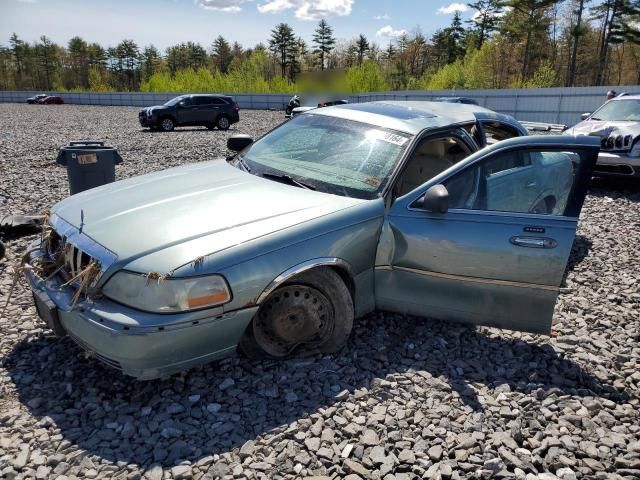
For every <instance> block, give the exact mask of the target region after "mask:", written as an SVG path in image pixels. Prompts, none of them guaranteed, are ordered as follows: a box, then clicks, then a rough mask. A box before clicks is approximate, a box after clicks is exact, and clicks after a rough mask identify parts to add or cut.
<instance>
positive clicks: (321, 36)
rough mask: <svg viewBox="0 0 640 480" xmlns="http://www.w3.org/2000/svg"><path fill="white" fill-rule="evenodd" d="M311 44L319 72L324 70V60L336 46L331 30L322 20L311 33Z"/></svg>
mask: <svg viewBox="0 0 640 480" xmlns="http://www.w3.org/2000/svg"><path fill="white" fill-rule="evenodd" d="M313 43H314V45H315V48H314V50H313V53H315V54H317V55H318V60H319V62H318V63H319V64H320V70H324V69H325V68H326V58H327V57H328V55H329V54H330V53H331V50H333V48H334V46H335V44H336V39H335V38H333V30H332V29H331V27H330V26H329V24H328V23H327V22H326V20H325V19H324V18H323V19H322V20H320V22H319V23H318V28H316V30H315V32H314V33H313Z"/></svg>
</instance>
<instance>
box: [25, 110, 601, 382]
mask: <svg viewBox="0 0 640 480" xmlns="http://www.w3.org/2000/svg"><path fill="white" fill-rule="evenodd" d="M509 137H512V138H509ZM599 145H600V143H599V141H598V139H596V138H593V137H569V136H548V137H529V136H526V131H525V130H524V128H523V127H522V126H520V125H519V124H518V123H517V122H516V121H515V120H514V119H513V118H511V117H508V116H505V115H500V114H497V113H495V112H492V111H491V110H487V109H485V108H482V107H479V106H475V105H458V104H444V103H433V102H373V103H365V104H351V105H341V106H333V107H327V108H323V109H318V110H316V111H313V112H308V113H306V114H305V115H300V116H299V117H296V118H294V119H292V120H291V121H289V122H286V123H284V124H282V125H281V126H279V127H277V128H275V129H274V130H272V131H271V132H270V133H268V134H266V135H265V136H263V137H262V138H260V139H258V140H256V141H253V139H251V138H249V137H248V136H243V135H236V136H233V137H231V138H230V139H229V141H228V147H229V148H230V150H232V151H235V152H237V153H236V154H234V155H233V156H231V157H229V158H227V159H226V160H225V159H220V160H214V161H210V162H203V163H197V164H192V165H186V166H182V167H177V168H172V169H169V170H165V171H160V172H156V173H152V174H148V175H144V176H140V177H135V178H130V179H127V180H123V181H119V182H115V183H111V184H109V185H105V186H103V187H99V188H95V189H91V190H87V191H85V192H82V193H80V194H77V195H74V196H72V197H69V198H67V199H65V200H63V201H62V202H60V203H58V204H57V205H55V206H54V208H53V209H52V211H51V214H50V217H49V219H48V223H47V227H46V228H45V229H44V231H43V235H42V239H41V240H40V241H39V242H36V244H34V245H33V246H32V248H31V249H30V253H29V254H28V255H27V257H26V258H25V261H26V264H25V268H24V270H25V272H26V275H27V277H28V279H29V283H30V286H31V289H32V291H33V295H34V299H35V303H36V307H37V310H38V313H39V315H40V316H41V317H42V318H43V319H44V320H45V321H46V322H47V323H48V325H49V326H50V327H51V328H52V329H53V330H54V331H55V332H56V333H57V334H58V335H60V336H65V335H68V336H69V337H70V338H71V339H73V340H74V341H75V342H76V343H78V344H79V345H80V346H81V347H83V348H84V349H86V350H87V351H88V352H90V353H91V355H93V356H94V357H95V358H96V359H98V360H101V361H102V362H104V363H106V364H108V365H110V366H111V367H114V368H117V369H119V370H121V371H122V372H124V373H125V374H127V375H131V376H134V377H137V378H141V379H150V378H157V377H161V376H165V375H168V374H170V373H173V372H176V371H179V370H183V369H186V368H189V367H192V366H195V365H198V364H202V363H205V362H208V361H211V360H214V359H217V358H220V357H224V356H227V355H230V354H232V353H233V352H235V351H236V350H237V348H238V347H240V348H241V349H242V350H243V351H244V353H245V354H247V355H248V356H250V357H254V358H286V357H289V356H291V355H296V354H310V353H329V352H335V351H337V350H339V349H340V348H342V347H343V346H344V345H345V344H346V342H347V340H348V338H349V335H350V333H351V329H352V325H353V320H354V318H357V317H359V316H362V315H365V314H367V313H369V312H371V311H373V310H375V309H382V310H389V311H394V312H401V313H406V314H412V315H422V316H428V317H431V318H436V319H441V320H444V321H458V322H467V323H471V324H476V325H490V326H495V327H499V328H506V329H513V330H520V331H528V332H534V333H542V334H548V333H549V332H550V329H551V322H552V315H553V309H554V304H555V301H556V297H557V294H558V287H559V285H560V283H561V281H562V277H563V273H564V271H565V267H566V263H567V260H568V258H569V253H570V251H571V246H572V243H573V239H574V236H575V232H576V226H577V222H578V216H579V213H580V209H581V207H582V203H583V201H584V198H585V194H586V185H587V184H588V179H589V178H590V176H591V172H592V168H593V165H594V163H595V161H596V158H597V155H598V151H599ZM408 321H409V320H408Z"/></svg>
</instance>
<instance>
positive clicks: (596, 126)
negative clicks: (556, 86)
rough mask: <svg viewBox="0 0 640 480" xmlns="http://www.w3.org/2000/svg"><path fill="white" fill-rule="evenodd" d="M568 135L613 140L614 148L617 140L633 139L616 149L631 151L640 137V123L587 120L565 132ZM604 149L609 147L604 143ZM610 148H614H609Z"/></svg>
mask: <svg viewBox="0 0 640 480" xmlns="http://www.w3.org/2000/svg"><path fill="white" fill-rule="evenodd" d="M565 133H566V134H567V135H591V136H596V137H600V139H602V140H605V139H609V138H611V139H612V140H613V142H614V143H613V148H615V139H616V138H617V137H621V138H622V139H624V138H625V137H629V138H631V141H630V142H628V143H627V144H625V143H623V146H622V147H620V148H616V149H617V150H629V149H630V148H631V146H632V145H633V140H634V139H636V138H638V137H640V122H611V121H603V120H585V121H584V122H580V123H578V124H577V125H575V126H574V127H573V128H569V129H568V130H566V131H565ZM603 147H605V148H606V147H607V145H606V144H605V143H603ZM609 148H612V147H611V146H609Z"/></svg>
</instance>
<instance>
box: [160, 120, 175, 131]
mask: <svg viewBox="0 0 640 480" xmlns="http://www.w3.org/2000/svg"><path fill="white" fill-rule="evenodd" d="M175 126H176V122H174V121H173V119H172V118H171V117H164V118H163V119H161V120H160V128H161V129H162V131H164V132H170V131H172V130H173V129H174V128H175Z"/></svg>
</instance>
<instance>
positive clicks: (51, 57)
mask: <svg viewBox="0 0 640 480" xmlns="http://www.w3.org/2000/svg"><path fill="white" fill-rule="evenodd" d="M36 52H37V55H38V58H39V60H40V66H41V68H42V69H43V71H44V78H45V81H46V83H45V88H46V89H47V90H51V88H52V87H53V77H54V75H55V72H56V70H57V58H56V46H55V45H54V44H53V42H52V41H51V39H50V38H49V37H47V36H46V35H42V36H41V37H40V43H39V44H38V45H37V46H36Z"/></svg>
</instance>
